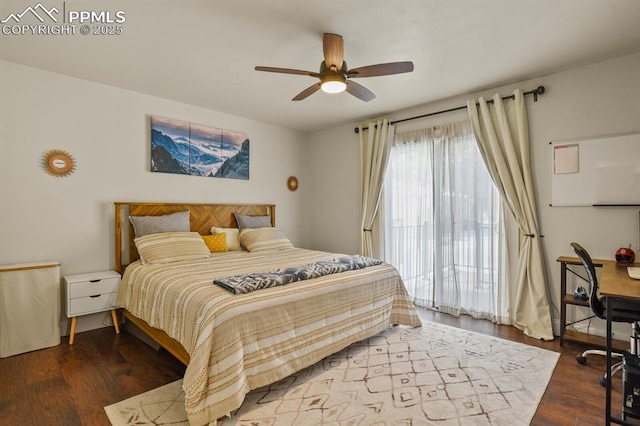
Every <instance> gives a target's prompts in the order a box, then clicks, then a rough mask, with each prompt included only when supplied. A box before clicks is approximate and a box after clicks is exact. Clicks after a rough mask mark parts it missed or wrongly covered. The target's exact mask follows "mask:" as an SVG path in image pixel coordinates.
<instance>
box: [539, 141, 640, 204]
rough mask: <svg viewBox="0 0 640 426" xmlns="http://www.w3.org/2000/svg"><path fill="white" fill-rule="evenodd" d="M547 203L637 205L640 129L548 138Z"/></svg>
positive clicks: (638, 196) (639, 180) (639, 177)
mask: <svg viewBox="0 0 640 426" xmlns="http://www.w3.org/2000/svg"><path fill="white" fill-rule="evenodd" d="M549 155H550V160H551V169H550V170H551V199H550V201H549V205H550V206H594V205H640V133H633V134H626V135H617V136H606V137H600V138H593V139H580V140H572V141H557V142H549Z"/></svg>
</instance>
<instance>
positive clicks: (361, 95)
mask: <svg viewBox="0 0 640 426" xmlns="http://www.w3.org/2000/svg"><path fill="white" fill-rule="evenodd" d="M345 90H346V91H347V92H348V93H351V94H352V95H353V96H355V97H356V98H358V99H360V100H363V101H365V102H369V101H370V100H372V99H375V97H376V95H374V94H373V92H372V91H371V90H369V89H367V88H366V87H364V86H362V85H360V84H358V83H356V82H354V81H347V88H346V89H345Z"/></svg>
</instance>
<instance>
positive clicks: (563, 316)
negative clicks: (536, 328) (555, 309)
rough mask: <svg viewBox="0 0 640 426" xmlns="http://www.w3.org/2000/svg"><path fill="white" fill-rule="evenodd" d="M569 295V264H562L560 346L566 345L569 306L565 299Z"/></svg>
mask: <svg viewBox="0 0 640 426" xmlns="http://www.w3.org/2000/svg"><path fill="white" fill-rule="evenodd" d="M566 294H567V264H566V263H565V262H561V263H560V346H563V345H564V331H565V324H566V323H567V305H566V304H565V303H564V298H565V296H566Z"/></svg>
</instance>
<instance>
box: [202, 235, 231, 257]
mask: <svg viewBox="0 0 640 426" xmlns="http://www.w3.org/2000/svg"><path fill="white" fill-rule="evenodd" d="M202 239H203V240H204V243H205V244H206V245H207V247H209V251H210V252H211V253H222V252H224V251H227V234H225V233H222V234H213V235H203V236H202Z"/></svg>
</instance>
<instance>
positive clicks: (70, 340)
mask: <svg viewBox="0 0 640 426" xmlns="http://www.w3.org/2000/svg"><path fill="white" fill-rule="evenodd" d="M77 320H78V317H73V318H71V332H70V333H69V344H70V345H73V338H74V337H75V335H76V321H77Z"/></svg>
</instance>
